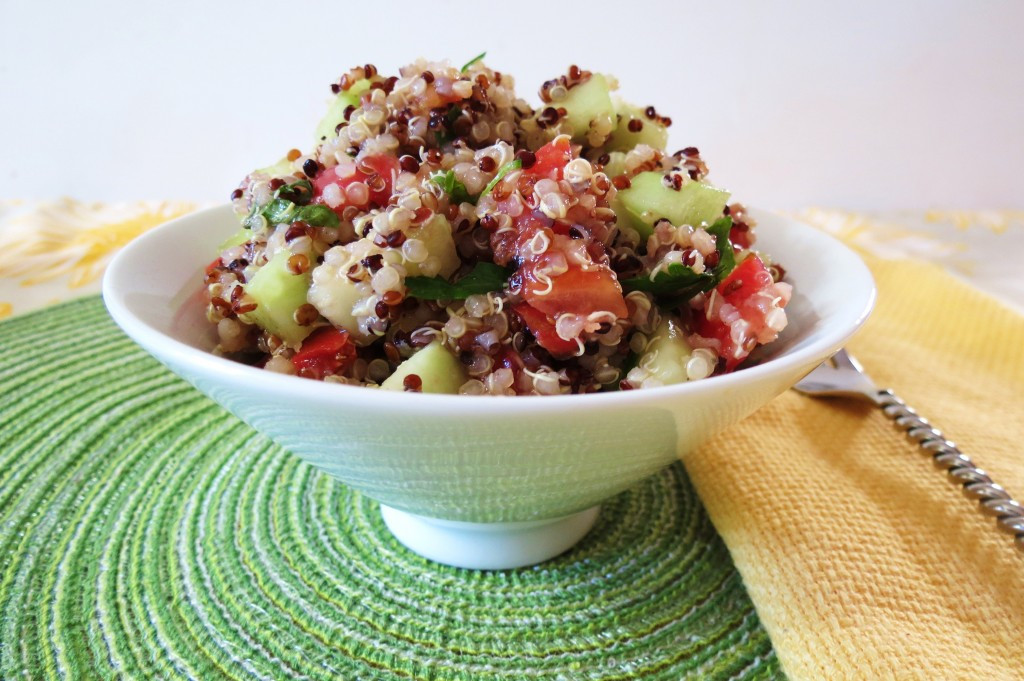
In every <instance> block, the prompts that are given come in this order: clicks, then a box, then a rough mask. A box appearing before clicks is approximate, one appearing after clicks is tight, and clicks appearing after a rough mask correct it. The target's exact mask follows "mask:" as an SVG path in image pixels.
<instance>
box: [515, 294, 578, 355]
mask: <svg viewBox="0 0 1024 681" xmlns="http://www.w3.org/2000/svg"><path fill="white" fill-rule="evenodd" d="M512 311H513V312H515V313H516V314H517V315H519V317H520V318H521V319H522V320H523V323H524V324H526V326H527V327H529V329H530V333H532V334H533V336H534V338H536V339H537V342H538V343H540V346H541V347H542V348H544V349H545V350H547V351H548V352H550V353H551V354H552V355H555V356H556V357H569V356H572V355H575V354H576V353H577V352H578V351H579V345H578V344H577V343H576V341H574V340H565V339H564V338H562V337H561V336H559V335H558V333H556V332H555V324H554V322H552V321H551V320H550V319H549V318H548V316H547V315H545V314H544V313H543V312H541V311H540V310H537V309H535V308H533V307H531V306H530V305H528V304H526V303H518V304H516V305H513V306H512Z"/></svg>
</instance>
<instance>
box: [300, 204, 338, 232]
mask: <svg viewBox="0 0 1024 681" xmlns="http://www.w3.org/2000/svg"><path fill="white" fill-rule="evenodd" d="M294 219H295V220H302V221H303V222H305V223H308V224H310V225H313V226H314V227H337V226H338V225H339V224H340V223H341V221H340V220H339V219H338V214H337V213H335V212H334V211H333V210H331V209H330V208H329V207H328V206H324V205H321V204H314V205H311V206H303V207H302V208H300V209H299V210H298V211H297V213H296V217H295V218H294ZM293 221H294V220H293Z"/></svg>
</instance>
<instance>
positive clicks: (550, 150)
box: [523, 135, 572, 180]
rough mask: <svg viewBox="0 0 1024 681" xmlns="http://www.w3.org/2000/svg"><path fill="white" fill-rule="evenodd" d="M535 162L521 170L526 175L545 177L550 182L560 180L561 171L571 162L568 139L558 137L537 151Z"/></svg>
mask: <svg viewBox="0 0 1024 681" xmlns="http://www.w3.org/2000/svg"><path fill="white" fill-rule="evenodd" d="M536 156H537V161H536V163H534V164H533V165H532V166H530V167H529V168H526V169H525V170H523V173H524V174H526V175H535V176H537V177H546V178H548V179H551V180H561V179H562V169H563V168H565V164H566V163H568V162H569V161H571V160H572V147H571V146H570V144H569V137H568V136H566V135H559V136H558V137H556V138H555V139H553V140H551V141H550V142H548V143H547V144H545V145H544V146H543V147H541V148H540V149H538V150H537V153H536Z"/></svg>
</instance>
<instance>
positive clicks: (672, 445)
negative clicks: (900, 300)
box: [103, 206, 875, 568]
mask: <svg viewBox="0 0 1024 681" xmlns="http://www.w3.org/2000/svg"><path fill="white" fill-rule="evenodd" d="M754 215H755V217H756V218H757V220H758V221H759V223H760V224H759V227H758V231H757V233H758V247H759V248H760V249H761V250H764V251H765V252H767V253H770V254H772V255H773V256H774V257H775V258H776V259H777V260H778V261H779V262H780V263H781V264H782V265H784V266H785V268H786V272H787V275H786V277H787V281H789V282H790V283H792V284H793V286H794V289H795V293H794V296H793V299H792V301H791V302H790V304H789V306H788V307H787V308H786V311H787V313H788V315H789V320H790V323H789V326H788V327H787V328H786V330H785V331H784V332H783V334H782V336H781V337H780V338H779V340H778V341H776V342H775V343H774V344H772V345H770V346H767V347H766V348H764V350H765V352H764V353H763V354H762V355H761V359H762V360H763V362H762V363H760V364H758V365H757V366H752V367H748V368H745V369H741V370H739V371H736V372H735V373H732V374H729V375H726V376H718V377H713V378H709V379H705V380H702V381H696V382H692V383H686V384H681V385H673V386H666V387H662V388H652V389H646V390H632V391H623V392H610V393H597V394H591V395H566V396H553V397H513V398H493V397H466V396H457V395H430V394H419V393H401V392H390V391H387V392H385V391H380V390H374V389H370V388H360V387H355V386H346V385H338V384H330V383H319V382H315V381H310V380H307V379H301V378H296V377H292V376H285V375H281V374H275V373H272V372H269V371H264V370H261V369H257V368H253V367H249V366H246V365H243V364H239V363H236V362H232V361H230V360H227V359H223V358H220V357H217V356H215V355H213V354H211V352H210V350H211V349H212V348H213V346H214V344H215V336H216V334H215V330H214V328H213V327H212V325H210V324H208V323H207V322H206V319H205V305H204V302H203V299H202V294H201V291H202V284H201V281H202V277H203V268H204V266H205V265H206V263H208V262H209V261H210V260H211V258H212V257H213V256H214V254H215V253H216V250H217V245H218V244H219V243H220V242H221V241H223V240H224V239H225V238H226V237H227V236H229V235H230V234H232V233H233V232H235V231H236V230H237V229H238V221H237V219H236V218H235V216H234V215H233V214H232V212H231V209H230V207H228V206H223V207H218V208H212V209H209V210H205V211H201V212H198V213H194V214H192V215H188V216H186V217H183V218H180V219H178V220H174V221H172V222H168V223H167V224H165V225H162V226H160V227H158V228H157V229H154V230H152V231H150V232H148V233H146V234H144V235H142V236H141V237H139V238H138V239H136V240H135V241H133V242H132V243H131V244H129V245H128V246H127V247H126V248H125V249H124V250H123V251H121V253H120V254H118V256H117V257H116V258H115V259H114V261H113V262H112V263H111V265H110V267H109V269H108V270H107V273H106V276H105V277H104V280H103V297H104V300H105V302H106V305H107V308H108V309H109V311H110V314H111V316H112V317H113V318H114V320H115V321H116V322H117V323H118V324H119V325H120V326H121V328H122V329H124V331H125V332H126V333H127V334H128V335H129V336H131V337H132V338H133V339H134V340H135V341H136V342H138V343H139V345H141V346H142V347H143V348H145V349H146V350H147V351H149V352H150V353H152V354H153V355H154V356H155V357H156V358H157V359H159V360H160V361H161V362H163V363H164V364H166V365H167V366H168V367H170V368H171V370H173V371H174V372H175V373H177V374H178V375H180V376H182V377H183V378H185V379H186V380H188V381H189V382H191V383H192V384H193V385H195V386H196V387H197V388H199V390H201V391H202V392H204V393H206V394H207V395H209V396H210V397H212V398H213V399H214V400H216V401H217V402H219V403H220V404H222V405H223V406H224V407H225V408H226V409H228V410H229V411H231V412H232V413H234V414H236V415H237V416H238V417H240V418H241V419H243V420H244V421H246V422H247V423H249V424H250V425H252V426H253V427H254V428H256V429H257V430H259V431H261V432H263V433H265V434H267V435H268V436H270V437H271V438H272V439H273V440H274V441H276V442H278V443H279V444H281V445H282V446H284V447H285V448H287V449H288V450H290V451H292V452H294V453H295V454H297V455H298V456H300V457H302V458H303V459H305V460H306V461H308V462H309V463H311V464H313V465H315V466H317V467H319V468H321V469H323V470H324V471H326V472H328V473H330V474H331V475H333V476H335V477H336V478H338V479H339V480H341V481H343V482H344V483H346V484H348V485H350V486H352V487H354V488H356V489H359V490H361V491H362V492H364V493H365V494H366V495H368V496H370V497H372V498H374V499H377V500H379V501H380V502H381V504H382V510H383V513H384V518H385V520H386V522H387V523H388V526H389V527H390V528H391V529H392V531H393V532H394V533H395V534H396V536H397V537H398V538H399V540H401V541H402V542H403V543H405V544H406V545H407V546H409V547H410V548H412V549H413V550H415V551H418V552H419V553H421V554H423V555H426V556H427V557H429V558H432V559H435V560H438V561H440V562H444V563H449V564H453V565H459V566H464V567H476V568H506V567H515V566H519V565H527V564H531V563H535V562H539V561H541V560H544V559H546V558H549V557H552V556H554V555H557V554H558V553H560V552H561V551H564V550H565V549H566V548H568V547H569V546H571V545H572V544H573V543H575V542H576V541H577V540H578V539H580V538H581V537H582V536H583V535H584V534H586V532H587V530H589V529H590V526H591V525H592V524H593V522H594V519H595V518H596V517H597V512H596V505H597V504H599V503H600V502H601V501H603V500H605V499H608V498H609V497H611V496H613V495H615V494H617V493H618V492H621V491H623V490H625V489H626V488H628V487H630V486H631V485H633V484H635V483H636V482H637V481H639V480H641V479H643V478H645V477H646V476H648V475H650V474H652V473H654V472H655V471H658V470H659V469H661V468H663V467H664V466H667V465H669V464H670V463H672V462H673V461H675V460H676V459H677V458H679V457H685V456H686V454H687V452H689V451H691V450H692V449H693V448H695V447H696V446H698V445H699V444H701V443H702V442H703V441H704V440H706V439H707V438H708V437H710V436H711V435H714V434H715V433H717V432H719V431H721V430H722V429H724V428H727V427H730V426H732V427H737V428H742V427H743V426H742V425H736V424H737V422H739V421H740V419H742V418H743V417H745V416H746V415H747V414H749V413H751V412H752V411H754V410H755V409H757V408H758V407H760V406H761V405H763V404H765V403H766V402H768V401H769V400H770V399H772V398H773V397H775V396H776V395H778V394H779V393H781V392H783V391H784V390H786V389H787V388H789V387H790V386H792V385H793V384H794V383H795V382H796V381H798V380H799V379H800V378H801V377H802V376H803V375H805V374H806V373H807V372H809V371H810V370H811V369H812V368H814V367H815V366H816V365H817V364H819V363H820V362H822V361H823V360H824V359H826V358H827V357H829V356H830V355H831V354H832V353H833V352H835V351H836V350H837V349H838V348H840V347H841V346H842V345H843V344H844V343H845V342H846V341H847V340H848V339H849V338H850V336H851V335H853V333H854V332H855V331H856V330H857V329H858V328H859V327H860V326H861V324H863V323H864V321H865V319H866V318H867V316H868V314H869V313H870V311H871V308H872V305H873V303H874V298H875V288H874V283H873V281H872V279H871V275H870V273H869V272H868V270H867V268H866V267H865V266H864V264H863V262H861V260H860V259H859V258H858V257H857V256H856V255H854V254H853V253H852V252H851V251H850V250H849V249H847V248H846V247H845V246H843V245H842V244H841V243H839V242H838V241H836V240H835V239H833V238H831V237H829V236H827V235H825V234H822V233H821V232H819V231H817V230H815V229H813V228H811V227H808V226H806V225H802V224H800V223H798V222H795V221H793V220H790V219H787V218H783V217H779V216H776V215H771V214H765V213H757V212H755V213H754Z"/></svg>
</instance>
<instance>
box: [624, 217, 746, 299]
mask: <svg viewBox="0 0 1024 681" xmlns="http://www.w3.org/2000/svg"><path fill="white" fill-rule="evenodd" d="M730 229H732V218H727V217H726V218H720V219H718V220H715V223H714V224H713V225H711V226H710V227H708V228H707V232H708V234H711V235H713V236H714V237H715V246H716V247H717V249H718V264H717V265H715V267H714V268H713V269H712V270H711V271H709V272H704V273H703V274H697V273H696V272H694V271H693V270H692V269H690V268H689V267H687V266H686V265H683V264H681V263H672V264H671V265H669V266H668V267H666V268H665V269H664V270H662V271H661V272H658V273H657V274H656V275H654V279H653V280H652V279H651V278H650V277H649V276H640V277H633V278H631V279H623V280H622V281H620V282H619V283H620V284H622V289H623V290H624V291H627V292H629V291H647V292H648V293H651V294H653V295H654V296H662V297H663V298H662V300H659V301H658V302H659V304H660V305H661V307H664V308H669V309H670V308H673V307H678V306H679V305H682V304H683V303H685V302H686V301H687V300H689V299H690V298H692V297H694V296H695V295H697V294H698V293H704V292H705V291H710V290H711V289H713V288H714V287H715V286H717V285H718V284H719V282H721V281H722V280H723V279H725V278H726V277H727V276H729V273H730V272H732V271H733V268H735V267H736V256H735V254H734V253H733V250H732V244H731V243H730V242H729V230H730Z"/></svg>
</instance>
